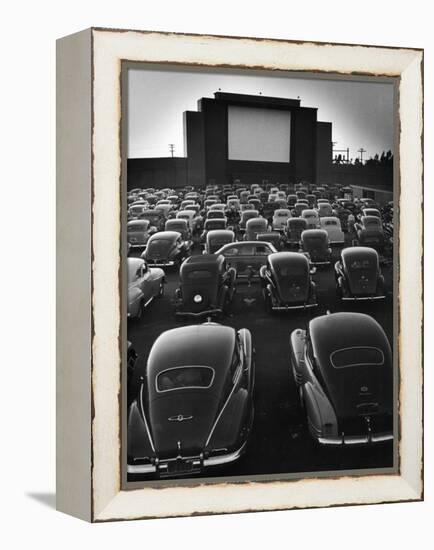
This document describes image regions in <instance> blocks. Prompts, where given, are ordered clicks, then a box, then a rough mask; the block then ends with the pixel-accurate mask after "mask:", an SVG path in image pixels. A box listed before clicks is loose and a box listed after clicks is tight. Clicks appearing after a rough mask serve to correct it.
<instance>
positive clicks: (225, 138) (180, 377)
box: [121, 63, 399, 482]
mask: <svg viewBox="0 0 434 550" xmlns="http://www.w3.org/2000/svg"><path fill="white" fill-rule="evenodd" d="M123 72H124V74H123V88H122V117H123V140H122V147H123V156H124V158H125V159H126V161H125V162H124V166H123V171H124V173H123V181H124V186H123V193H122V194H123V196H122V199H123V213H122V215H123V221H124V223H123V227H122V232H121V234H122V239H121V240H122V243H121V246H122V250H123V251H124V254H123V260H122V262H123V273H124V279H125V280H124V281H123V296H124V304H125V306H124V308H123V311H124V312H125V316H126V320H124V323H125V325H126V327H127V328H126V334H125V342H124V346H125V349H126V354H125V355H126V361H125V363H126V364H125V365H124V372H125V373H126V374H125V375H124V377H123V381H124V387H123V393H122V395H123V401H124V402H123V409H124V426H125V430H126V437H125V438H124V443H125V449H123V452H124V456H125V457H126V460H125V465H124V467H125V470H126V479H127V482H152V481H155V480H159V481H164V480H167V481H168V482H171V481H172V480H185V479H192V480H195V479H202V480H203V479H209V480H211V481H212V480H215V479H216V478H220V479H222V478H225V479H231V480H235V481H236V480H237V479H239V480H249V479H254V480H261V479H263V480H267V479H284V478H302V477H309V476H334V475H337V474H338V475H341V474H345V473H348V474H352V475H358V474H360V475H363V474H372V473H392V472H396V471H397V466H398V457H397V452H396V445H397V428H398V426H397V383H398V381H397V367H396V365H397V346H396V341H397V327H396V314H397V311H396V305H395V304H396V299H397V296H396V293H395V292H394V288H396V276H397V275H396V267H397V265H398V260H399V258H398V254H397V247H396V243H395V245H394V200H395V201H396V196H397V179H396V174H394V165H395V166H396V142H397V137H396V136H397V126H396V114H397V113H396V105H397V98H396V93H397V91H396V90H397V88H396V80H395V79H393V78H386V77H382V78H375V77H350V76H346V77H344V76H342V77H337V76H334V77H332V76H325V75H319V74H314V73H305V74H296V73H294V74H291V73H285V72H276V73H272V74H270V73H267V74H265V72H260V71H248V70H245V71H240V70H237V71H236V70H229V69H206V68H201V69H200V70H199V69H197V68H194V67H191V68H188V67H183V68H180V67H175V66H170V65H167V66H162V65H155V66H151V65H149V64H142V65H141V64H140V63H130V64H126V65H125V66H124V67H123ZM395 221H396V220H395Z"/></svg>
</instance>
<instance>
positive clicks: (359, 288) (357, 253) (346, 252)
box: [335, 246, 386, 301]
mask: <svg viewBox="0 0 434 550" xmlns="http://www.w3.org/2000/svg"><path fill="white" fill-rule="evenodd" d="M335 277H336V289H337V293H338V296H339V297H340V298H341V299H342V300H344V301H359V300H365V301H372V300H384V299H385V297H386V294H385V288H384V277H383V275H382V273H381V270H380V262H379V258H378V252H377V251H376V250H374V249H373V248H368V247H365V246H353V247H349V248H344V249H343V250H342V252H341V259H340V260H339V261H338V262H336V264H335Z"/></svg>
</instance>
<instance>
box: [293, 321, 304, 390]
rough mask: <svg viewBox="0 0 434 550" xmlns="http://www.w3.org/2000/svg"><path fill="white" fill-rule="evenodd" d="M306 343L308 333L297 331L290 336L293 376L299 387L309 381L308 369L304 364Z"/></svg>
mask: <svg viewBox="0 0 434 550" xmlns="http://www.w3.org/2000/svg"><path fill="white" fill-rule="evenodd" d="M305 343H306V331H305V330H302V329H296V330H294V331H292V332H291V336H290V357H291V365H292V370H293V375H294V378H295V381H296V383H297V384H298V385H301V384H303V383H304V382H306V380H307V379H308V376H307V368H306V364H305V362H304V347H305Z"/></svg>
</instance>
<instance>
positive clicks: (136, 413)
mask: <svg viewBox="0 0 434 550" xmlns="http://www.w3.org/2000/svg"><path fill="white" fill-rule="evenodd" d="M142 388H143V386H142ZM141 391H142V390H141ZM127 455H128V457H129V458H139V457H140V458H144V457H150V458H151V457H154V456H155V451H154V448H153V444H152V442H151V440H150V435H149V432H148V428H147V423H146V420H145V419H144V417H143V416H142V414H141V412H140V406H139V404H138V402H137V400H136V401H133V403H132V404H131V406H130V410H129V413H128V430H127Z"/></svg>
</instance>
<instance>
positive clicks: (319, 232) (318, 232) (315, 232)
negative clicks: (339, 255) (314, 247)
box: [301, 229, 328, 239]
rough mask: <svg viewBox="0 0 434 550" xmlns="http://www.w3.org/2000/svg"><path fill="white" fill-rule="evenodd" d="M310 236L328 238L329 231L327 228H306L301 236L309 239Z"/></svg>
mask: <svg viewBox="0 0 434 550" xmlns="http://www.w3.org/2000/svg"><path fill="white" fill-rule="evenodd" d="M309 237H322V238H323V239H327V238H328V233H327V231H326V230H325V229H306V230H305V231H303V233H302V234H301V238H302V239H306V238H307V239H308V238H309Z"/></svg>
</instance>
